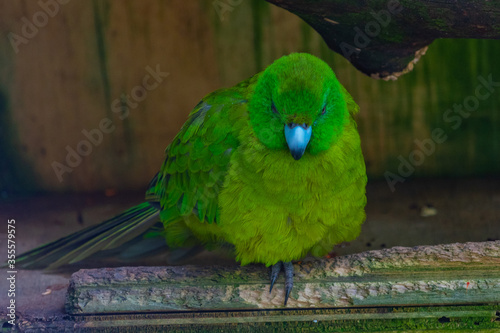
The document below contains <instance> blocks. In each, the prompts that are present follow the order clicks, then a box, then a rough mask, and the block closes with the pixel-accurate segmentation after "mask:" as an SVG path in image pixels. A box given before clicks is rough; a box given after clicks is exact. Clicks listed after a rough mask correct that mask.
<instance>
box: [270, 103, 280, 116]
mask: <svg viewBox="0 0 500 333" xmlns="http://www.w3.org/2000/svg"><path fill="white" fill-rule="evenodd" d="M271 110H273V112H274V113H275V114H279V113H278V110H277V109H276V105H274V102H271Z"/></svg>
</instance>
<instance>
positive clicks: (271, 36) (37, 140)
mask: <svg viewBox="0 0 500 333" xmlns="http://www.w3.org/2000/svg"><path fill="white" fill-rule="evenodd" d="M59 1H60V2H57V1H56V0H42V1H40V2H39V1H35V0H17V1H2V2H0V33H1V35H2V36H3V37H2V39H1V40H0V192H1V193H3V194H4V195H5V194H6V193H7V194H8V193H11V192H24V191H37V190H43V191H77V192H79V191H98V190H103V189H109V188H113V189H120V190H122V189H123V190H125V189H142V188H145V186H146V185H147V183H148V181H149V180H150V179H151V178H152V176H153V175H154V174H155V173H156V171H157V170H158V168H159V167H160V165H161V162H162V160H163V151H164V148H165V147H166V146H167V145H168V144H169V142H170V140H171V139H172V138H173V137H174V135H175V134H176V132H177V131H178V130H179V128H180V127H181V125H182V123H183V122H184V121H185V120H186V117H187V115H188V113H189V112H190V110H191V108H192V107H193V106H195V105H196V104H197V103H198V101H199V100H200V99H201V98H202V97H203V96H204V95H206V94H207V93H209V92H211V91H213V90H215V89H218V88H220V87H226V86H231V85H233V84H235V83H237V82H239V81H241V80H243V79H246V78H247V77H249V76H251V75H253V74H254V73H256V72H258V71H260V70H262V69H263V68H265V67H266V66H267V65H269V64H270V63H271V62H272V61H273V60H274V59H276V58H279V57H280V56H282V55H284V54H288V53H290V52H295V51H300V52H310V53H312V54H315V55H317V56H319V57H321V58H322V59H324V60H325V61H327V62H328V63H329V64H330V65H331V66H332V67H333V69H334V71H335V72H336V73H337V76H338V77H339V80H340V81H341V82H342V83H343V84H344V85H345V86H346V88H347V89H348V90H349V91H350V92H351V94H352V95H353V97H354V98H355V100H356V101H357V102H358V104H359V105H360V107H361V113H360V115H359V117H358V123H359V131H360V134H361V138H362V144H363V150H364V154H365V159H366V163H367V169H368V173H369V176H370V177H371V178H372V179H373V178H383V177H384V173H385V172H386V171H391V172H394V173H397V172H398V166H399V164H400V160H399V159H398V156H402V157H404V158H405V159H408V157H409V154H410V153H411V152H412V151H414V150H415V149H418V147H417V145H416V144H415V141H414V140H415V139H418V140H425V139H428V138H430V137H431V133H432V131H433V129H435V128H441V129H442V130H443V131H444V133H445V134H446V135H447V140H446V141H445V142H444V143H441V144H436V149H435V152H434V153H432V154H429V156H425V160H424V161H423V163H422V164H421V165H419V166H416V167H415V172H414V174H413V175H412V176H415V177H422V176H439V177H442V176H443V177H448V176H472V175H474V176H477V175H479V176H481V175H492V174H498V172H499V171H500V115H499V112H498V111H499V107H500V87H496V88H494V89H495V90H494V91H492V92H491V94H490V96H489V97H487V98H486V99H485V100H478V101H479V103H478V105H477V107H476V108H475V111H474V112H472V113H471V115H470V117H468V118H464V117H460V118H461V119H459V120H461V123H460V124H459V125H458V120H457V122H455V121H453V122H451V121H448V122H447V121H446V119H445V114H446V112H447V110H448V109H452V108H453V105H454V104H463V103H464V102H471V101H472V102H473V101H474V98H472V99H471V98H468V97H469V96H474V95H475V91H476V87H477V86H478V85H479V84H480V81H479V80H478V76H483V77H484V78H487V77H488V76H489V75H492V79H493V81H495V82H500V66H499V65H498V55H499V54H500V42H499V41H493V40H438V41H436V42H434V43H433V44H432V45H431V46H430V48H429V50H428V52H427V54H426V55H425V56H424V57H423V58H422V60H421V61H420V62H419V63H418V64H417V65H416V66H415V69H414V71H413V72H411V73H410V74H406V75H404V76H403V77H401V78H400V79H399V80H398V81H395V82H384V81H375V80H373V79H371V78H369V77H366V76H364V75H363V74H360V73H359V72H357V71H356V70H355V69H354V68H353V67H352V66H351V65H350V64H349V63H348V62H347V61H346V60H345V59H344V58H342V57H341V56H339V55H337V54H334V53H333V52H332V51H330V50H329V49H328V48H327V47H326V45H325V44H324V42H323V41H322V40H321V38H320V37H319V35H318V34H317V33H316V32H315V31H314V30H313V29H311V28H310V27H309V26H307V25H306V24H305V23H304V22H302V21H301V20H300V19H299V18H298V17H296V16H294V15H293V14H290V13H289V12H287V11H285V10H283V9H280V8H278V7H275V6H272V5H270V4H268V3H266V2H265V1H263V0H256V1H234V0H233V1H229V0H215V1H212V0H208V1H204V0H196V1H181V0H170V1H163V0H144V1H132V0H123V1H118V0H115V1H112V0H93V1H90V0H88V1H76V0H64V1H63V0H59ZM221 3H222V5H226V6H225V7H222V8H226V11H225V12H223V13H221V12H220V11H219V12H218V11H217V10H216V7H217V8H219V9H220V8H221V7H220V6H221ZM42 4H44V5H42ZM44 7H45V8H44ZM374 10H377V8H375V9H374ZM403 14H404V13H403ZM148 66H149V68H151V69H153V70H154V69H156V68H159V69H160V70H161V71H162V72H168V76H166V77H164V78H162V81H161V82H159V84H158V85H157V87H156V88H154V89H152V90H150V91H146V90H141V89H140V88H137V87H138V86H141V85H143V80H144V78H145V76H146V75H147V74H148V70H147V67H148ZM148 82H149V83H154V82H155V81H154V80H153V79H152V78H151V79H150V81H148ZM486 91H487V90H485V88H482V90H481V92H482V93H484V92H486ZM141 93H142V94H141ZM127 94H128V95H130V96H131V97H130V98H131V101H132V102H134V101H133V99H134V97H133V96H136V100H139V99H140V100H141V101H138V102H137V106H136V107H135V108H132V107H129V108H128V109H129V114H128V116H127V117H122V118H124V119H121V118H120V115H122V116H123V115H124V114H123V113H122V112H125V111H126V109H127V106H126V101H125V99H126V95H127ZM134 103H135V102H134ZM130 105H132V104H131V103H130ZM119 110H121V112H117V111H119ZM448 115H451V114H448ZM455 116H456V114H455ZM106 118H108V119H110V121H111V122H112V126H114V130H110V133H104V134H103V136H102V141H101V142H100V144H98V145H92V152H91V153H89V154H88V156H83V157H82V160H81V162H80V163H77V162H78V161H77V162H75V163H74V164H75V165H76V166H74V167H71V170H72V172H71V173H64V174H63V175H62V176H61V179H59V178H58V176H57V175H56V173H55V172H54V169H53V164H54V162H58V163H61V164H65V165H67V162H66V161H65V160H66V156H67V154H68V151H67V147H68V146H69V147H70V148H71V149H75V150H76V149H77V147H78V145H79V143H80V142H82V140H86V137H85V136H84V134H83V133H82V131H83V130H87V131H91V130H93V129H95V128H99V125H100V123H101V122H102V120H103V119H106ZM457 125H458V126H457Z"/></svg>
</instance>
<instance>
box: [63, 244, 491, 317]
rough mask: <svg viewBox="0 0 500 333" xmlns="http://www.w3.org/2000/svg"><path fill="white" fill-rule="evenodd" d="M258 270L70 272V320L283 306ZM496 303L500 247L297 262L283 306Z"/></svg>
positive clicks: (423, 250) (420, 249)
mask: <svg viewBox="0 0 500 333" xmlns="http://www.w3.org/2000/svg"><path fill="white" fill-rule="evenodd" d="M266 272H267V271H266V269H264V268H263V267H262V266H255V265H250V266H245V267H241V268H236V269H235V268H230V267H198V266H183V267H123V268H110V269H106V268H105V269H92V270H80V271H79V272H77V273H75V274H73V276H72V279H71V281H70V287H69V289H68V296H67V304H66V309H67V312H68V313H71V314H92V313H120V312H130V311H167V310H201V309H203V310H217V309H249V308H264V309H271V308H281V307H282V304H283V285H282V281H281V280H279V281H278V282H277V284H276V286H275V288H274V290H273V292H272V293H269V282H268V276H267V273H266ZM498 302H500V241H495V242H484V243H465V244H460V243H456V244H449V245H442V246H441V245H440V246H418V247H414V248H403V247H396V248H392V249H386V250H378V251H369V252H364V253H361V254H355V255H349V256H344V257H339V258H335V259H322V260H314V261H303V262H300V263H297V264H295V285H294V289H293V290H292V293H291V295H290V300H289V301H288V305H287V307H290V308H303V307H304V308H310V307H320V308H324V307H339V306H341V307H351V306H366V305H370V306H396V305H443V304H449V305H452V304H482V303H498Z"/></svg>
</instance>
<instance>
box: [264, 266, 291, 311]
mask: <svg viewBox="0 0 500 333" xmlns="http://www.w3.org/2000/svg"><path fill="white" fill-rule="evenodd" d="M282 267H283V269H284V270H285V305H286V302H287V301H288V296H289V295H290V291H292V288H293V264H292V262H290V261H288V262H282V261H280V262H278V263H277V264H274V265H273V266H272V267H271V288H269V293H271V291H272V290H273V286H274V282H276V279H277V278H278V275H279V273H280V271H281V268H282Z"/></svg>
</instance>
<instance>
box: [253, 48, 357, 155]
mask: <svg viewBox="0 0 500 333" xmlns="http://www.w3.org/2000/svg"><path fill="white" fill-rule="evenodd" d="M350 102H351V103H352V105H355V104H354V102H352V99H351V97H350V95H349V94H348V93H347V91H346V90H345V89H344V88H343V87H342V85H341V84H340V83H339V82H338V80H337V78H336V77H335V74H334V73H333V71H332V69H331V68H330V67H329V66H328V65H327V64H326V63H325V62H323V61H322V60H320V59H318V58H316V57H314V56H312V55H310V54H307V53H292V54H290V55H288V56H284V57H281V58H280V59H278V60H276V61H275V62H274V63H273V64H271V65H270V66H269V67H267V69H266V70H265V71H264V72H262V73H261V74H260V76H259V77H258V79H257V82H256V86H255V90H254V93H253V95H252V96H251V98H250V100H249V104H248V112H249V117H250V123H251V125H252V128H253V131H254V133H255V135H256V137H257V138H258V139H259V141H260V142H261V143H262V144H263V145H265V146H266V147H268V148H270V149H289V150H290V153H291V155H292V157H293V158H294V159H295V160H299V159H300V158H301V157H302V156H303V155H304V154H305V153H306V152H308V153H310V154H312V155H315V154H318V153H320V152H321V151H324V150H327V149H328V148H330V146H331V145H332V144H334V143H335V142H336V141H337V140H338V138H339V137H340V136H341V134H342V131H343V128H344V124H345V121H346V119H347V117H346V115H347V112H348V109H347V104H348V103H350ZM351 103H350V104H351Z"/></svg>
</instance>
